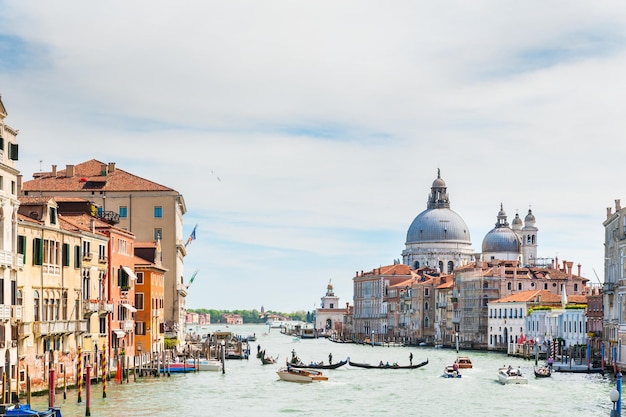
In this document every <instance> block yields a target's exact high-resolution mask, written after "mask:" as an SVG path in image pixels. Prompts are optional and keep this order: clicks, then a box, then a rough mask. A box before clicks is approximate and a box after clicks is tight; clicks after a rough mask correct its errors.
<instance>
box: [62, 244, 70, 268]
mask: <svg viewBox="0 0 626 417" xmlns="http://www.w3.org/2000/svg"><path fill="white" fill-rule="evenodd" d="M61 257H62V258H63V266H70V245H69V243H64V244H63V248H62V254H61Z"/></svg>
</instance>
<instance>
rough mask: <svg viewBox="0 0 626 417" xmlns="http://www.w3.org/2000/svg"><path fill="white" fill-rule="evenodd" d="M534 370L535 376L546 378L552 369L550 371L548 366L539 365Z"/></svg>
mask: <svg viewBox="0 0 626 417" xmlns="http://www.w3.org/2000/svg"><path fill="white" fill-rule="evenodd" d="M534 371H535V376H536V377H537V378H547V377H549V376H550V375H552V371H550V368H549V367H547V366H540V367H539V368H535V369H534Z"/></svg>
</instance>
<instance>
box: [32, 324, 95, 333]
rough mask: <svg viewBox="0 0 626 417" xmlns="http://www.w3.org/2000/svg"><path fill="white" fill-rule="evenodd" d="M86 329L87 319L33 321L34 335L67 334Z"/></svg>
mask: <svg viewBox="0 0 626 417" xmlns="http://www.w3.org/2000/svg"><path fill="white" fill-rule="evenodd" d="M86 331H87V320H80V321H76V320H71V321H70V320H60V321H49V322H44V321H40V322H36V323H34V333H35V334H36V335H41V336H45V335H52V334H69V333H77V332H79V333H80V332H86Z"/></svg>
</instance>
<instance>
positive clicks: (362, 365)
mask: <svg viewBox="0 0 626 417" xmlns="http://www.w3.org/2000/svg"><path fill="white" fill-rule="evenodd" d="M348 363H349V364H350V366H354V367H356V368H367V369H416V368H421V367H422V366H424V365H426V364H428V359H426V360H425V361H424V362H421V363H418V364H415V365H398V364H397V363H395V362H394V363H392V364H390V363H389V362H387V363H383V361H380V363H379V364H378V365H371V364H369V363H359V362H352V361H351V360H348Z"/></svg>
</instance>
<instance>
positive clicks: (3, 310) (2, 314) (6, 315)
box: [0, 304, 11, 321]
mask: <svg viewBox="0 0 626 417" xmlns="http://www.w3.org/2000/svg"><path fill="white" fill-rule="evenodd" d="M0 320H2V321H9V320H11V306H10V305H9V304H0Z"/></svg>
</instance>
